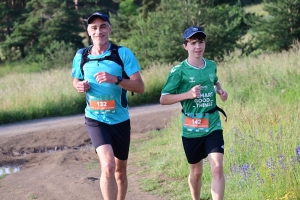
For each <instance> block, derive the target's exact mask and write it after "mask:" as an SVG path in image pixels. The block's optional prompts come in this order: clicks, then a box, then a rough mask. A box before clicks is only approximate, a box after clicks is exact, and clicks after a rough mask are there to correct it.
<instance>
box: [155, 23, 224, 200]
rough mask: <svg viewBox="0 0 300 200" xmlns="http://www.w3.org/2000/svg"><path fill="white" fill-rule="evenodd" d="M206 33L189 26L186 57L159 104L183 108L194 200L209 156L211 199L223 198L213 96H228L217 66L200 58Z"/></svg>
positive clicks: (175, 69) (221, 144)
mask: <svg viewBox="0 0 300 200" xmlns="http://www.w3.org/2000/svg"><path fill="white" fill-rule="evenodd" d="M205 46H206V33H205V32H204V31H203V30H202V29H201V28H199V27H197V26H192V27H189V28H188V29H186V30H185V31H184V34H183V48H184V49H186V50H187V52H188V58H187V59H186V60H184V61H182V62H181V63H180V64H179V65H177V66H175V67H173V68H172V69H171V71H170V73H169V76H168V78H167V81H166V83H165V86H164V88H163V90H162V94H161V97H160V103H161V104H162V105H170V104H174V103H177V102H180V103H181V105H182V133H181V135H182V143H183V147H184V151H185V154H186V157H187V160H188V162H189V164H190V175H189V177H188V183H189V187H190V191H191V195H192V198H193V200H199V199H200V191H201V176H202V173H203V159H204V158H206V157H208V160H209V163H210V166H211V172H212V183H211V193H212V197H213V199H214V200H217V199H218V200H220V199H223V198H224V190H225V180H224V174H223V156H224V139H223V131H222V125H221V120H220V115H219V112H218V110H219V108H218V107H217V105H216V94H219V95H220V98H221V100H222V101H226V100H227V97H228V95H227V93H226V91H224V90H223V89H222V86H221V84H220V82H219V80H218V76H217V66H216V63H215V62H214V61H212V60H207V59H205V58H203V53H204V50H205Z"/></svg>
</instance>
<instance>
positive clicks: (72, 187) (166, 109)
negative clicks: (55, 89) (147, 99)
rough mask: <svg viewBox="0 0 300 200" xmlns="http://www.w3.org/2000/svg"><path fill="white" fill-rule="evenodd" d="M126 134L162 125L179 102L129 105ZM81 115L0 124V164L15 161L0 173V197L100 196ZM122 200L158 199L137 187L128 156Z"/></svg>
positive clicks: (8, 199)
mask: <svg viewBox="0 0 300 200" xmlns="http://www.w3.org/2000/svg"><path fill="white" fill-rule="evenodd" d="M129 112H130V116H131V127H132V139H133V140H134V139H136V138H140V137H143V136H144V135H145V134H144V133H145V132H147V131H149V130H155V129H163V128H165V126H166V125H167V123H168V120H169V119H170V118H171V116H172V115H174V114H175V113H179V112H180V105H179V104H175V105H170V106H161V105H148V106H141V107H133V108H130V110H129ZM83 117H84V116H83V115H76V116H70V117H56V118H48V119H41V120H32V121H27V122H22V123H16V124H10V125H3V126H0V167H1V166H5V165H10V166H19V167H20V168H21V171H20V172H16V173H12V174H9V175H7V176H6V177H5V178H2V179H0V199H1V200H23V199H42V200H56V199H80V200H85V199H87V200H93V199H102V197H101V192H100V189H99V175H100V169H99V166H98V158H97V155H96V154H95V152H94V148H93V147H91V146H90V139H89V136H88V134H87V132H86V129H85V126H84V118H83ZM131 160H134V158H132V157H131V156H130V155H129V161H128V175H129V176H128V179H129V188H128V194H127V198H126V199H128V200H140V199H143V200H163V197H159V196H157V195H152V194H149V193H146V192H142V191H141V190H140V184H139V180H140V179H141V178H142V177H140V176H139V175H138V171H139V170H141V169H139V167H138V166H135V165H134V164H133V163H134V162H130V161H131Z"/></svg>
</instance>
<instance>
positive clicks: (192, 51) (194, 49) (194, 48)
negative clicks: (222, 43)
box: [183, 40, 205, 58]
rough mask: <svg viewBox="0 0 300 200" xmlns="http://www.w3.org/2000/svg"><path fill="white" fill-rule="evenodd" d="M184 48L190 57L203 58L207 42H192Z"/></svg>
mask: <svg viewBox="0 0 300 200" xmlns="http://www.w3.org/2000/svg"><path fill="white" fill-rule="evenodd" d="M183 47H184V48H185V50H187V51H188V54H189V56H192V57H195V58H202V57H203V53H204V51H205V40H191V41H189V42H188V43H187V44H186V45H185V44H184V45H183Z"/></svg>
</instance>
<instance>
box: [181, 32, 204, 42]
mask: <svg viewBox="0 0 300 200" xmlns="http://www.w3.org/2000/svg"><path fill="white" fill-rule="evenodd" d="M193 40H197V41H203V40H204V41H206V36H205V35H204V34H203V33H200V32H199V33H196V34H194V35H192V36H191V37H189V38H186V39H185V40H184V41H183V44H185V45H187V43H188V42H190V41H193Z"/></svg>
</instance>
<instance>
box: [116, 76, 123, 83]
mask: <svg viewBox="0 0 300 200" xmlns="http://www.w3.org/2000/svg"><path fill="white" fill-rule="evenodd" d="M117 79H118V81H117V82H116V83H115V84H116V85H119V83H120V82H121V81H122V80H123V78H122V76H117Z"/></svg>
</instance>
